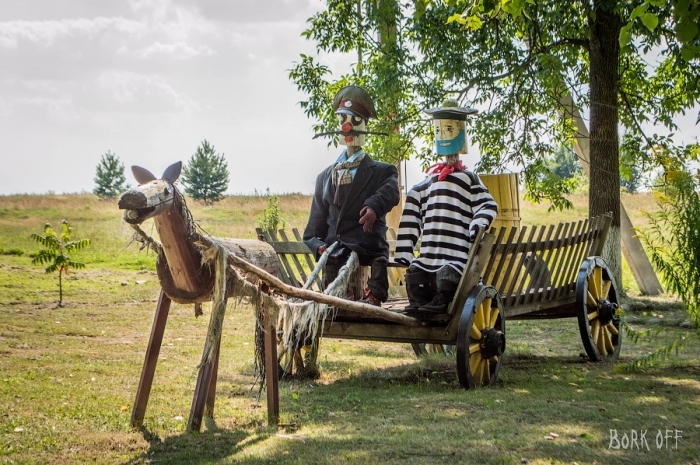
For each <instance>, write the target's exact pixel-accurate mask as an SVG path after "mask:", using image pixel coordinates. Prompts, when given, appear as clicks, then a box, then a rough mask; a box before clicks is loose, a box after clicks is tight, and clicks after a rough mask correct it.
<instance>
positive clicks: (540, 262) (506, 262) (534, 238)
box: [484, 215, 610, 308]
mask: <svg viewBox="0 0 700 465" xmlns="http://www.w3.org/2000/svg"><path fill="white" fill-rule="evenodd" d="M609 226H610V217H609V216H607V215H603V216H599V217H595V218H590V219H586V220H581V221H578V222H570V223H559V224H558V225H556V228H555V225H549V226H534V227H530V231H529V234H527V228H528V227H527V226H525V227H522V228H521V229H520V231H519V234H518V238H517V240H515V241H513V237H514V236H515V235H516V229H517V228H511V227H503V228H500V229H499V231H497V232H496V231H495V230H492V234H494V235H495V236H496V238H497V239H496V241H495V245H494V246H493V247H492V249H491V253H490V257H489V259H488V262H487V264H486V266H485V268H484V276H486V277H488V278H489V279H491V281H493V282H487V284H491V285H493V286H494V287H496V289H498V291H499V293H500V294H501V297H502V298H503V303H504V306H506V307H509V308H513V307H516V306H517V307H519V306H527V307H536V306H537V304H538V303H540V302H546V301H548V300H550V299H561V298H565V297H566V298H568V297H570V295H572V293H573V292H574V291H575V285H576V278H577V276H578V269H579V267H580V265H581V263H582V262H583V259H584V258H585V257H587V256H593V255H599V254H600V253H601V252H602V246H603V244H604V242H605V237H606V235H607V231H608V228H609ZM506 235H507V236H508V237H507V239H505V240H504V238H505V237H506ZM526 235H527V240H525V236H526ZM494 268H495V271H492V270H494Z"/></svg>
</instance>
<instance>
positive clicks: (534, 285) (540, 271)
mask: <svg viewBox="0 0 700 465" xmlns="http://www.w3.org/2000/svg"><path fill="white" fill-rule="evenodd" d="M561 228H562V224H561V223H559V225H558V226H557V229H556V231H557V232H556V233H555V234H554V237H553V238H552V246H551V247H547V248H546V249H544V250H542V251H541V252H540V255H541V258H540V260H541V262H540V263H538V265H537V268H536V269H535V270H534V272H533V273H531V274H530V288H531V289H532V290H533V291H534V292H532V293H529V292H528V293H527V294H526V295H525V298H524V299H522V301H521V303H522V304H523V305H527V304H531V303H533V302H538V301H540V300H541V299H542V295H543V294H544V293H545V292H546V286H547V284H546V283H545V281H546V280H548V279H547V278H548V277H549V276H551V273H550V271H549V266H550V262H551V259H552V255H553V254H554V250H555V249H556V244H557V239H556V238H557V237H558V236H559V233H561ZM553 232H554V225H553V224H552V225H550V226H549V229H548V231H547V239H546V241H545V242H546V243H549V239H550V237H552V233H553Z"/></svg>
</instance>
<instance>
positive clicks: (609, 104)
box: [589, 0, 623, 286]
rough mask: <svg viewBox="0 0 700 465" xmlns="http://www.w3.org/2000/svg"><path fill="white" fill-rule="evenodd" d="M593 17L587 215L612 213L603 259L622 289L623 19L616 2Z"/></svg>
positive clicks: (602, 3)
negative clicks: (619, 127) (620, 123)
mask: <svg viewBox="0 0 700 465" xmlns="http://www.w3.org/2000/svg"><path fill="white" fill-rule="evenodd" d="M593 5H594V13H595V15H594V16H591V17H590V19H589V24H590V29H591V39H590V63H591V65H590V66H591V67H590V86H591V87H590V96H591V102H590V108H591V110H590V112H591V123H590V124H591V140H590V151H591V164H590V169H591V176H590V187H589V189H590V194H589V215H590V216H595V215H599V214H602V213H606V212H612V214H613V220H612V224H611V225H610V232H609V234H608V240H607V242H606V245H605V249H604V250H603V258H604V259H605V261H606V262H607V264H608V266H609V267H610V268H611V270H612V271H613V274H614V275H615V278H616V280H617V284H618V286H621V284H622V282H621V276H622V273H621V269H622V266H621V264H622V255H621V253H620V163H619V140H618V133H617V125H618V86H619V67H620V43H619V36H620V30H621V29H622V25H623V23H622V18H621V17H620V16H619V15H618V14H617V13H615V12H614V11H613V8H614V6H615V2H613V1H606V0H598V1H594V2H593Z"/></svg>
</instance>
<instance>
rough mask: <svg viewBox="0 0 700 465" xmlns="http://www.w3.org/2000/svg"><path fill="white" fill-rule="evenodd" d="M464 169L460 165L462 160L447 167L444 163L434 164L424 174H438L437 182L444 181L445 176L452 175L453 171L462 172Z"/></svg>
mask: <svg viewBox="0 0 700 465" xmlns="http://www.w3.org/2000/svg"><path fill="white" fill-rule="evenodd" d="M465 169H466V167H465V166H464V165H462V160H457V161H456V162H454V163H452V164H451V165H448V164H447V163H445V162H444V161H441V162H440V163H435V164H434V165H432V166H431V167H430V168H428V171H426V173H428V174H438V181H444V180H445V178H446V177H447V176H449V175H450V174H452V173H454V172H455V171H464V170H465Z"/></svg>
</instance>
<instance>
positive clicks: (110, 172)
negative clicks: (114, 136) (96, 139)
mask: <svg viewBox="0 0 700 465" xmlns="http://www.w3.org/2000/svg"><path fill="white" fill-rule="evenodd" d="M125 183H126V176H125V175H124V164H123V163H121V162H120V161H119V157H117V156H116V155H115V154H113V153H112V152H110V151H109V150H108V151H107V153H105V154H104V155H102V158H100V163H98V165H97V174H96V176H95V189H93V191H92V192H93V193H94V194H95V195H96V196H98V197H99V198H101V199H114V198H116V197H117V196H118V195H119V194H121V193H122V192H124V191H125V190H126V189H127V188H128V186H127V185H126V184H125Z"/></svg>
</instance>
